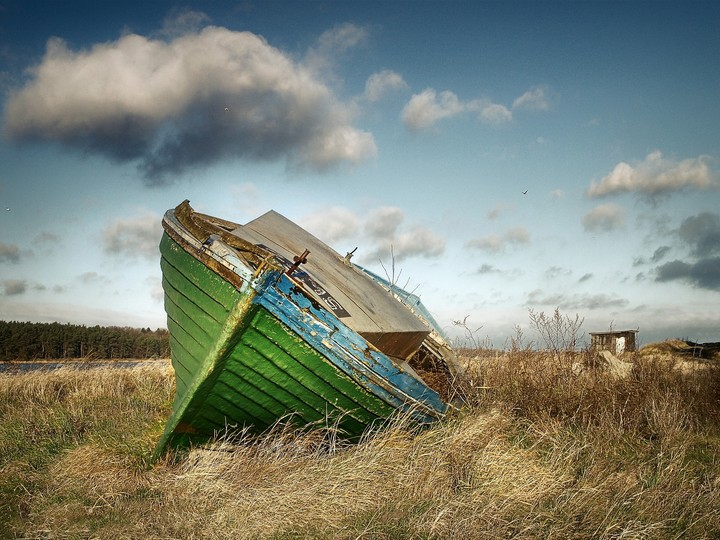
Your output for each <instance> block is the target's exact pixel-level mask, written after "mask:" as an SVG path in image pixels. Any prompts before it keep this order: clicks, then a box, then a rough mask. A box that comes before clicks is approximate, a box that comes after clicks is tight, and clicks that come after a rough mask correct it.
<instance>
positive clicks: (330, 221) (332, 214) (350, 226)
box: [302, 206, 360, 244]
mask: <svg viewBox="0 0 720 540" xmlns="http://www.w3.org/2000/svg"><path fill="white" fill-rule="evenodd" d="M302 225H303V227H304V228H306V229H308V230H309V231H317V232H319V234H321V235H322V240H323V241H324V242H327V243H329V244H332V243H335V242H337V241H339V240H345V239H346V238H351V237H353V236H354V235H355V234H356V233H357V232H358V230H359V229H360V218H358V216H356V215H355V214H354V213H353V212H352V211H350V210H348V209H347V208H343V207H340V206H333V207H331V208H327V209H325V210H321V211H318V212H316V213H314V214H310V215H309V216H306V217H304V218H303V220H302ZM320 231H321V232H320Z"/></svg>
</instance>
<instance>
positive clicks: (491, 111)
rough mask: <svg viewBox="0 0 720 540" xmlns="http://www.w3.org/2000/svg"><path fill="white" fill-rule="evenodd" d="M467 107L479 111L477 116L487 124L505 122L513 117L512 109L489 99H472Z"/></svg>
mask: <svg viewBox="0 0 720 540" xmlns="http://www.w3.org/2000/svg"><path fill="white" fill-rule="evenodd" d="M469 108H470V109H471V110H474V111H478V112H479V118H480V120H482V121H483V122H486V123H488V124H495V125H499V124H505V123H507V122H511V121H512V119H513V115H512V111H511V110H510V109H508V108H507V107H506V106H505V105H500V104H498V103H492V102H491V101H489V100H479V101H474V102H472V103H471V104H470V106H469Z"/></svg>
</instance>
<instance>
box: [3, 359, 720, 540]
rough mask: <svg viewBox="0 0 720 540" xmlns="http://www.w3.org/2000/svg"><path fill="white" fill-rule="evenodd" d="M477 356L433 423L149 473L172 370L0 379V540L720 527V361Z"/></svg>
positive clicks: (321, 437)
mask: <svg viewBox="0 0 720 540" xmlns="http://www.w3.org/2000/svg"><path fill="white" fill-rule="evenodd" d="M473 356H475V357H476V358H474V359H468V360H467V364H468V372H467V379H465V380H463V382H462V384H463V388H462V391H463V393H464V395H465V396H466V397H467V405H465V406H464V407H462V408H461V409H460V410H458V411H456V412H455V413H453V414H451V415H450V416H449V417H448V418H447V419H446V420H444V421H443V422H441V423H439V424H437V425H434V426H432V427H430V428H425V429H418V428H417V427H416V426H413V425H412V424H411V423H409V422H408V421H407V419H406V418H396V419H393V420H392V421H391V422H390V423H389V424H388V425H386V426H384V427H383V428H382V429H378V430H377V431H376V432H374V433H368V434H367V435H366V436H365V437H364V438H363V440H362V441H361V442H360V443H359V444H349V443H346V442H344V441H343V440H342V439H341V438H339V437H338V436H337V433H336V431H335V430H334V429H333V428H332V427H329V428H323V429H319V430H314V431H301V432H298V431H293V430H291V429H290V428H288V427H287V426H283V425H278V426H276V428H275V429H274V430H273V431H271V432H269V433H267V434H265V435H263V436H260V437H257V436H251V435H250V434H248V433H243V432H240V433H232V432H228V433H226V434H223V435H222V436H221V437H219V439H218V440H217V442H215V443H214V444H212V445H209V446H207V447H202V448H194V449H191V450H190V451H187V452H184V453H179V454H168V455H166V456H165V457H164V458H163V460H162V461H161V462H159V463H157V464H155V465H154V466H152V467H151V466H150V465H149V461H148V460H149V456H150V455H151V453H152V450H153V446H154V443H155V441H156V440H157V437H159V434H160V431H161V430H162V424H163V422H164V420H165V418H166V415H167V414H168V412H169V407H170V401H171V398H172V375H171V373H170V372H169V371H168V370H167V369H166V368H158V369H156V370H155V371H152V370H150V371H147V370H145V371H143V372H141V373H140V372H138V373H136V372H135V371H136V370H132V369H129V370H111V369H107V370H99V371H86V372H76V371H73V370H62V371H60V372H47V373H34V374H32V375H12V376H9V375H0V411H1V412H2V418H1V419H2V424H1V426H2V427H0V478H1V479H0V486H1V491H0V496H2V497H3V503H2V508H1V512H0V516H4V517H2V518H0V520H1V521H0V536H3V534H4V535H5V536H9V537H12V536H16V537H21V538H50V537H52V538H91V537H97V538H276V539H279V538H308V537H309V538H443V539H444V538H449V539H455V538H458V539H460V538H463V539H464V538H481V539H482V538H488V539H490V538H493V539H495V538H518V539H521V538H527V539H530V538H557V539H566V538H653V539H654V538H660V539H663V538H668V539H670V538H708V539H709V538H718V537H720V423H719V420H720V402H719V400H720V373H719V372H718V369H717V367H716V366H715V365H710V366H709V367H706V368H704V369H702V370H683V369H678V367H679V366H678V363H677V362H676V361H674V360H672V359H668V358H663V359H660V358H657V357H654V356H648V355H645V356H643V355H637V357H636V358H634V359H631V360H632V361H633V369H632V373H631V374H630V376H629V377H626V378H615V377H612V376H610V375H608V374H607V373H606V372H604V371H603V370H602V369H601V367H600V366H594V365H593V362H594V360H593V357H590V356H587V357H582V356H579V355H562V354H561V355H549V354H543V353H538V352H533V351H529V350H517V349H516V350H513V351H509V352H506V353H498V354H497V355H496V354H488V355H485V356H482V355H477V354H474V355H473ZM577 362H582V363H583V364H584V365H585V366H586V369H585V371H583V372H582V373H581V374H579V375H576V374H575V373H576V372H577V370H573V364H575V363H577ZM471 381H472V382H471ZM40 449H41V450H40ZM3 527H4V528H3Z"/></svg>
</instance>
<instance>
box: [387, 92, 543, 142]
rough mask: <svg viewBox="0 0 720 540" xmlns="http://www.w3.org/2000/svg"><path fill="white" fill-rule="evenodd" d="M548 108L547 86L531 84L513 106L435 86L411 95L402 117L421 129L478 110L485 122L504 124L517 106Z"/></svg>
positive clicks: (481, 119) (521, 107) (511, 118)
mask: <svg viewBox="0 0 720 540" xmlns="http://www.w3.org/2000/svg"><path fill="white" fill-rule="evenodd" d="M547 108H548V105H547V101H546V99H545V93H544V90H543V89H541V88H539V87H534V88H531V89H530V90H528V91H527V92H525V93H524V94H523V95H521V96H520V97H518V98H517V99H516V100H515V101H514V102H513V105H512V108H510V107H507V106H506V105H502V104H501V103H495V102H493V101H492V100H490V99H488V98H479V99H472V100H468V101H463V100H461V99H460V98H458V96H457V95H456V94H455V93H454V92H452V91H450V90H445V91H443V92H440V93H438V92H437V91H436V90H434V89H433V88H427V89H425V90H423V91H422V92H421V93H419V94H415V95H413V96H412V97H411V98H410V101H409V102H408V103H407V105H405V108H404V109H403V111H402V114H401V117H402V121H403V123H404V124H405V127H406V128H407V129H408V130H410V131H415V132H418V131H424V130H427V129H429V128H431V127H433V126H434V125H435V124H436V123H437V122H439V121H440V120H444V119H447V118H452V117H455V116H458V115H461V114H470V113H471V114H475V115H477V118H478V119H479V120H480V121H481V122H483V123H486V124H493V125H500V124H506V123H508V122H511V121H512V120H513V110H514V109H537V110H547Z"/></svg>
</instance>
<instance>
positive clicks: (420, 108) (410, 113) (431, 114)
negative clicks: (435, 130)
mask: <svg viewBox="0 0 720 540" xmlns="http://www.w3.org/2000/svg"><path fill="white" fill-rule="evenodd" d="M464 110H465V105H464V104H463V103H461V102H460V100H459V99H458V97H457V96H456V95H455V94H454V93H453V92H450V91H449V90H446V91H444V92H441V93H440V95H438V93H437V92H436V91H435V90H433V89H432V88H428V89H426V90H423V91H422V92H421V93H420V94H415V95H414V96H412V98H410V101H409V102H408V104H407V105H405V108H404V109H403V111H402V120H403V123H404V124H405V126H406V127H407V128H408V129H409V130H410V131H422V130H424V129H427V128H429V127H432V126H433V125H434V124H435V123H436V122H437V121H438V120H441V119H444V118H451V117H453V116H457V115H458V114H460V113H462V112H463V111H464Z"/></svg>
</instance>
